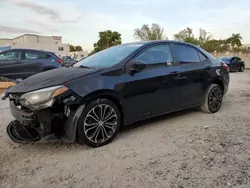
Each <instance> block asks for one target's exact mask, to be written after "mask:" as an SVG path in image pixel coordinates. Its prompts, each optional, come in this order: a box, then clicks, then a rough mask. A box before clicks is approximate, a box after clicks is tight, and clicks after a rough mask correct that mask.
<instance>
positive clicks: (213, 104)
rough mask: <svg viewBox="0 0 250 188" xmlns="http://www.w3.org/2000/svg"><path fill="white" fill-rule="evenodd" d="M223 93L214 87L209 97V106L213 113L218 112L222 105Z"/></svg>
mask: <svg viewBox="0 0 250 188" xmlns="http://www.w3.org/2000/svg"><path fill="white" fill-rule="evenodd" d="M222 98H223V93H222V90H221V88H220V87H214V88H212V90H211V91H210V93H209V96H208V106H209V108H210V110H211V111H212V112H217V111H218V110H219V109H220V106H221V103H222Z"/></svg>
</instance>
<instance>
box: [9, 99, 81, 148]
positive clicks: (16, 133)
mask: <svg viewBox="0 0 250 188" xmlns="http://www.w3.org/2000/svg"><path fill="white" fill-rule="evenodd" d="M64 107H66V106H64ZM84 107H85V105H84V104H81V105H77V106H74V107H73V108H71V107H70V106H67V113H65V110H62V113H54V112H53V110H52V109H50V108H48V109H43V110H40V111H34V112H33V111H30V110H24V109H22V108H21V107H20V106H17V105H16V104H15V102H14V101H10V111H11V114H12V116H13V117H14V118H15V120H14V121H12V122H10V124H9V125H8V126H7V133H8V135H9V137H10V138H11V140H13V141H14V142H18V143H30V142H36V141H39V140H40V139H41V138H42V137H46V136H48V135H56V136H57V137H58V138H60V139H62V140H63V141H64V142H67V143H73V142H75V140H76V128H77V124H78V120H79V118H80V116H81V114H82V111H83V109H84Z"/></svg>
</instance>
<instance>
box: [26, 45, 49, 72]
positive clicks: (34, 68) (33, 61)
mask: <svg viewBox="0 0 250 188" xmlns="http://www.w3.org/2000/svg"><path fill="white" fill-rule="evenodd" d="M49 57H50V56H49V55H48V54H46V53H43V52H40V51H33V50H25V52H24V61H23V63H24V64H23V65H24V66H25V70H26V72H27V74H28V75H29V76H31V75H34V74H36V73H39V72H41V71H43V70H44V69H45V68H46V66H51V63H52V61H51V60H48V59H49Z"/></svg>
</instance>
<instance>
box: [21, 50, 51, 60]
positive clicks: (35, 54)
mask: <svg viewBox="0 0 250 188" xmlns="http://www.w3.org/2000/svg"><path fill="white" fill-rule="evenodd" d="M24 57H25V59H28V60H35V59H48V58H49V55H48V54H45V53H42V52H35V51H26V52H25V53H24Z"/></svg>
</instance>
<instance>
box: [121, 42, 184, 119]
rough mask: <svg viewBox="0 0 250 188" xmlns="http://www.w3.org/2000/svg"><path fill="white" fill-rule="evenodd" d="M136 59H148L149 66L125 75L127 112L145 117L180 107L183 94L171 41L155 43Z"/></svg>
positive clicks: (135, 116)
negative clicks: (178, 83)
mask: <svg viewBox="0 0 250 188" xmlns="http://www.w3.org/2000/svg"><path fill="white" fill-rule="evenodd" d="M134 60H135V61H140V62H144V63H145V64H146V68H145V69H144V70H141V71H139V72H137V73H135V74H133V75H131V74H129V73H127V74H126V75H124V76H125V78H124V80H126V83H125V85H124V87H123V89H122V91H121V92H122V93H123V95H124V98H125V101H124V110H125V114H126V115H127V116H128V117H130V118H132V119H141V118H144V117H150V116H154V115H156V114H160V113H164V112H167V111H171V110H172V109H174V108H176V107H177V106H176V104H178V100H179V96H180V90H179V89H180V88H179V86H178V85H177V84H176V83H177V82H178V80H175V78H176V77H178V73H179V66H178V65H177V64H175V62H174V61H173V58H172V54H171V50H170V47H169V45H167V44H161V45H155V46H151V47H149V48H147V49H145V50H144V51H143V52H141V53H140V54H139V55H138V56H137V57H135V58H134Z"/></svg>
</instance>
